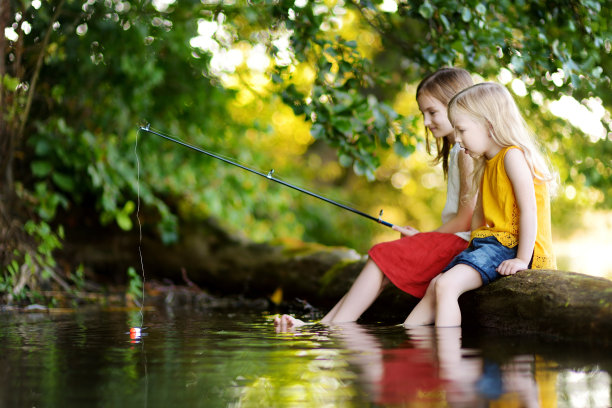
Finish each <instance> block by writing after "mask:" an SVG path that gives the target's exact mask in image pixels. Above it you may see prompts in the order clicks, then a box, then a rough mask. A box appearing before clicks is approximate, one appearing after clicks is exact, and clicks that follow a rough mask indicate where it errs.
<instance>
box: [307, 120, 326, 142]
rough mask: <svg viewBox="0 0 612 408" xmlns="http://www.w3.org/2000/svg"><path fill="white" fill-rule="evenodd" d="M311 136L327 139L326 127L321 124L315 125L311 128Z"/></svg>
mask: <svg viewBox="0 0 612 408" xmlns="http://www.w3.org/2000/svg"><path fill="white" fill-rule="evenodd" d="M310 135H311V136H312V137H314V138H315V139H323V138H324V137H325V127H324V126H323V125H322V124H321V123H315V124H313V125H312V127H311V128H310Z"/></svg>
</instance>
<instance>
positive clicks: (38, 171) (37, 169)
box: [30, 161, 53, 177]
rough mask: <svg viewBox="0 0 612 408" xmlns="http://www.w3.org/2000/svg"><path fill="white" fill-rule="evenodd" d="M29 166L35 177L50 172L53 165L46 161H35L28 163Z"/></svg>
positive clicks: (43, 175)
mask: <svg viewBox="0 0 612 408" xmlns="http://www.w3.org/2000/svg"><path fill="white" fill-rule="evenodd" d="M30 168H31V169H32V174H34V175H35V176H36V177H45V176H46V175H48V174H49V173H50V172H51V170H52V168H53V166H52V165H51V163H49V162H48V161H35V162H32V163H31V164H30Z"/></svg>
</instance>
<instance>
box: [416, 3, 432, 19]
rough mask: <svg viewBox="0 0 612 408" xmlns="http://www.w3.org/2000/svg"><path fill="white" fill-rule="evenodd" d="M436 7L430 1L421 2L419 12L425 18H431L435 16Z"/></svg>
mask: <svg viewBox="0 0 612 408" xmlns="http://www.w3.org/2000/svg"><path fill="white" fill-rule="evenodd" d="M433 13H434V8H433V6H432V5H431V3H429V2H428V1H426V2H424V3H423V4H421V6H420V7H419V14H420V15H421V16H423V18H425V19H430V18H431V17H432V16H433Z"/></svg>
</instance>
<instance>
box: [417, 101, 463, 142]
mask: <svg viewBox="0 0 612 408" xmlns="http://www.w3.org/2000/svg"><path fill="white" fill-rule="evenodd" d="M417 103H418V104H419V110H420V111H421V113H422V114H423V120H424V122H425V126H426V127H427V128H428V129H429V131H430V132H431V134H432V135H433V136H434V137H436V138H440V137H448V138H449V141H450V142H451V143H454V142H455V140H454V137H455V136H454V133H453V126H452V125H451V123H450V122H449V121H448V115H447V114H446V105H445V104H443V103H442V102H440V101H439V100H437V99H436V98H434V97H432V96H430V95H428V94H427V93H424V94H421V95H419V96H418V97H417Z"/></svg>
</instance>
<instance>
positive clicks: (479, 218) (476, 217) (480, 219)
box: [470, 190, 484, 231]
mask: <svg viewBox="0 0 612 408" xmlns="http://www.w3.org/2000/svg"><path fill="white" fill-rule="evenodd" d="M483 225H484V212H483V211H482V194H481V191H480V190H478V199H477V200H476V207H475V208H474V214H473V215H472V224H471V225H470V230H471V231H474V230H477V229H478V228H480V227H482V226H483Z"/></svg>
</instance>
